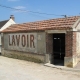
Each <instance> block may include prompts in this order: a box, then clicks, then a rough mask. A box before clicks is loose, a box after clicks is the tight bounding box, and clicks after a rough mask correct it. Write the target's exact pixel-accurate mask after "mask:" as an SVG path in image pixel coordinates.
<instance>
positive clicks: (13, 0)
mask: <svg viewBox="0 0 80 80" xmlns="http://www.w3.org/2000/svg"><path fill="white" fill-rule="evenodd" d="M8 1H11V2H13V1H19V0H8Z"/></svg>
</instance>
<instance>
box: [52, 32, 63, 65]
mask: <svg viewBox="0 0 80 80" xmlns="http://www.w3.org/2000/svg"><path fill="white" fill-rule="evenodd" d="M52 56H53V64H54V65H64V57H65V34H63V33H62V34H53V54H52Z"/></svg>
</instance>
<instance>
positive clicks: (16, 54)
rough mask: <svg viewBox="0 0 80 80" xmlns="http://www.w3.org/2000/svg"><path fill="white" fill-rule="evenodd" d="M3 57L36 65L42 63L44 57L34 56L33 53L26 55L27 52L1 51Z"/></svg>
mask: <svg viewBox="0 0 80 80" xmlns="http://www.w3.org/2000/svg"><path fill="white" fill-rule="evenodd" d="M1 54H2V55H3V56H6V57H10V58H16V59H22V60H27V61H32V62H36V63H44V61H45V60H44V59H45V55H42V54H41V55H40V54H34V53H27V52H19V51H12V50H11V51H10V50H4V49H2V53H1Z"/></svg>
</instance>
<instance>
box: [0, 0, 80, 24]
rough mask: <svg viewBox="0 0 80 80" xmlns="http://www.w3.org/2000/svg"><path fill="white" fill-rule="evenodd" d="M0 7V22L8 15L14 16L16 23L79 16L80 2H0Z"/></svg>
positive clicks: (58, 0)
mask: <svg viewBox="0 0 80 80" xmlns="http://www.w3.org/2000/svg"><path fill="white" fill-rule="evenodd" d="M0 5H1V6H0V21H3V20H7V19H9V18H10V15H14V17H15V22H16V23H26V22H34V21H41V20H48V19H54V18H63V17H64V16H62V15H67V16H77V15H80V0H0ZM2 6H6V7H11V8H14V9H20V10H14V9H10V8H5V7H2ZM30 11H31V12H30ZM34 12H38V13H34ZM41 13H45V14H41ZM51 14H52V15H51Z"/></svg>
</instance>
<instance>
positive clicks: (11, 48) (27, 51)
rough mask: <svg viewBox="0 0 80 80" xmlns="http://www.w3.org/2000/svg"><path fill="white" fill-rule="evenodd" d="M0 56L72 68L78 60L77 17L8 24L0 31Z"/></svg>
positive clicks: (79, 24)
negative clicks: (0, 48) (0, 34)
mask: <svg viewBox="0 0 80 80" xmlns="http://www.w3.org/2000/svg"><path fill="white" fill-rule="evenodd" d="M1 54H2V55H4V56H7V57H13V58H19V59H25V60H29V61H34V62H43V63H51V64H54V65H63V66H68V67H74V66H76V65H77V63H78V62H79V59H80V58H79V56H80V17H79V16H73V17H66V18H57V19H50V20H43V21H36V22H29V23H23V24H14V25H11V26H10V27H9V28H7V29H5V30H3V31H2V51H1Z"/></svg>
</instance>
